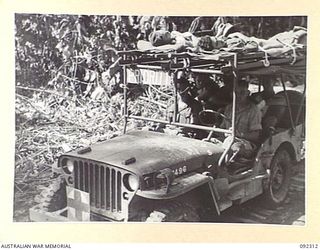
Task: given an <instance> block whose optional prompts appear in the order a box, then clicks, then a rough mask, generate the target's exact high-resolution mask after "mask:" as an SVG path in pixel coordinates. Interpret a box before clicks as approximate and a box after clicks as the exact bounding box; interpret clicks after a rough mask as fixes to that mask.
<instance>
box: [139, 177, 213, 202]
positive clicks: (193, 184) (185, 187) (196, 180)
mask: <svg viewBox="0 0 320 250" xmlns="http://www.w3.org/2000/svg"><path fill="white" fill-rule="evenodd" d="M210 182H212V179H211V177H208V176H206V175H203V174H199V173H190V174H187V175H183V176H180V177H178V178H175V179H174V181H173V183H172V184H171V186H170V188H169V189H168V190H167V188H166V187H161V188H158V189H154V190H143V191H141V190H138V191H137V193H136V194H137V195H138V196H141V197H144V198H147V199H156V200H163V199H173V198H176V197H178V196H181V195H183V194H185V193H188V192H189V191H191V190H194V189H195V188H197V187H200V186H202V185H204V184H206V183H210Z"/></svg>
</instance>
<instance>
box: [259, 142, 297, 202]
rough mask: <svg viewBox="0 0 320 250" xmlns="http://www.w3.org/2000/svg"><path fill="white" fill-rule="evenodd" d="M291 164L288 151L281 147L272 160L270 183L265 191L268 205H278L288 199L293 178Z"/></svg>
mask: <svg viewBox="0 0 320 250" xmlns="http://www.w3.org/2000/svg"><path fill="white" fill-rule="evenodd" d="M290 165H291V158H290V155H289V153H288V151H287V150H286V149H284V148H280V149H279V150H278V151H277V152H276V154H275V155H274V157H273V159H272V161H271V166H270V178H269V183H268V185H267V188H266V190H265V193H264V198H265V200H266V205H267V206H271V207H275V206H278V205H279V204H281V203H282V202H283V201H284V200H285V199H286V197H287V194H288V191H289V186H290V178H291V166H290Z"/></svg>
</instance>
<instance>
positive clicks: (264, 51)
mask: <svg viewBox="0 0 320 250" xmlns="http://www.w3.org/2000/svg"><path fill="white" fill-rule="evenodd" d="M258 48H259V50H261V51H262V52H263V53H264V60H263V61H262V62H263V65H264V66H265V67H269V66H270V61H269V59H268V53H267V51H266V50H265V49H264V48H262V47H261V46H259V45H258Z"/></svg>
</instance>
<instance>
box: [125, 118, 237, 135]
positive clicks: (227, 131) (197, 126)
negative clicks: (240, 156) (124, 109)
mask: <svg viewBox="0 0 320 250" xmlns="http://www.w3.org/2000/svg"><path fill="white" fill-rule="evenodd" d="M127 118H128V119H136V120H143V121H149V122H157V123H162V124H167V125H174V126H178V127H185V128H193V129H201V130H206V131H214V132H218V133H227V134H231V131H230V130H228V129H222V128H214V127H206V126H202V125H195V124H185V123H179V122H171V121H166V120H160V119H153V118H149V117H144V116H137V115H128V116H127Z"/></svg>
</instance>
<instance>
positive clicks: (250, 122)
mask: <svg viewBox="0 0 320 250" xmlns="http://www.w3.org/2000/svg"><path fill="white" fill-rule="evenodd" d="M224 115H225V116H226V117H228V118H229V119H230V120H226V119H224V120H223V122H222V124H221V126H222V128H226V129H229V128H230V127H231V119H232V104H229V105H228V106H227V107H226V109H225V112H224ZM261 117H262V115H261V112H260V110H259V109H258V108H257V106H256V105H254V104H253V103H252V102H250V101H248V102H247V104H246V106H244V107H243V108H241V109H240V110H236V120H235V128H236V136H239V137H241V134H242V133H243V134H244V133H248V132H252V131H256V130H261V129H262V125H261Z"/></svg>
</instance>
